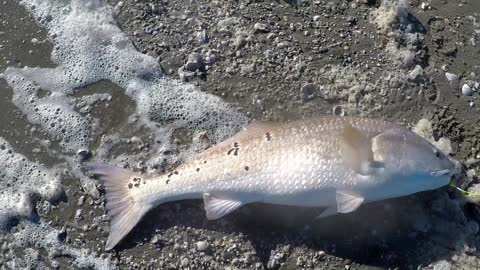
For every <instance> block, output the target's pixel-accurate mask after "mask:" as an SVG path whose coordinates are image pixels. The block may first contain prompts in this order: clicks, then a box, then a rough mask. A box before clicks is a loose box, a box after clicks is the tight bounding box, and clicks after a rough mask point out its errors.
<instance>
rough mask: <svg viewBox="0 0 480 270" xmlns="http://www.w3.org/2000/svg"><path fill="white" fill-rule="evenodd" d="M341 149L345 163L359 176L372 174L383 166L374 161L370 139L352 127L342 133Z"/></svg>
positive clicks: (346, 128)
mask: <svg viewBox="0 0 480 270" xmlns="http://www.w3.org/2000/svg"><path fill="white" fill-rule="evenodd" d="M340 149H341V156H342V160H343V163H344V164H345V165H346V166H347V167H349V168H351V169H352V170H354V171H355V172H357V173H359V174H362V175H367V174H371V173H372V172H374V171H375V170H376V169H377V168H378V167H379V166H381V164H380V163H378V162H374V160H373V152H372V143H371V141H370V139H369V138H367V137H366V136H365V135H364V134H363V133H362V132H361V131H360V130H358V129H356V128H354V127H352V126H350V125H348V126H346V127H345V128H344V130H343V132H342V136H341V144H340Z"/></svg>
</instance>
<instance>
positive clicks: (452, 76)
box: [445, 72, 458, 82]
mask: <svg viewBox="0 0 480 270" xmlns="http://www.w3.org/2000/svg"><path fill="white" fill-rule="evenodd" d="M445 77H447V80H448V81H449V82H453V81H456V80H458V75H457V74H454V73H450V72H445Z"/></svg>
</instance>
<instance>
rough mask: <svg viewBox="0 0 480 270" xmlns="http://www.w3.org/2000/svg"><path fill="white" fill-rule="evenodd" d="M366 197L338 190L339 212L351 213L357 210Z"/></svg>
mask: <svg viewBox="0 0 480 270" xmlns="http://www.w3.org/2000/svg"><path fill="white" fill-rule="evenodd" d="M364 200H365V199H364V198H363V197H362V196H360V195H358V194H356V193H353V192H350V191H344V190H337V212H339V213H350V212H353V211H355V210H357V208H358V207H360V205H361V204H362V203H363V201H364Z"/></svg>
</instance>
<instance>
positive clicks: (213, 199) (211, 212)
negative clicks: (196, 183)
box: [203, 193, 245, 220]
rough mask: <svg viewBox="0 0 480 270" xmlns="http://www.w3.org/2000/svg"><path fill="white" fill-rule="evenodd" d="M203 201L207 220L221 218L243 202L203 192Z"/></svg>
mask: <svg viewBox="0 0 480 270" xmlns="http://www.w3.org/2000/svg"><path fill="white" fill-rule="evenodd" d="M203 202H204V204H205V211H206V214H207V219H209V220H213V219H218V218H221V217H223V216H225V215H227V214H229V213H231V212H233V211H235V210H236V209H238V208H239V207H240V206H242V205H244V204H245V203H244V202H241V201H238V200H234V199H231V198H227V197H225V196H221V195H213V194H210V193H204V194H203Z"/></svg>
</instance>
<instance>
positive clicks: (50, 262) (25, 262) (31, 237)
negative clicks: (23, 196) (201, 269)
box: [0, 222, 118, 269]
mask: <svg viewBox="0 0 480 270" xmlns="http://www.w3.org/2000/svg"><path fill="white" fill-rule="evenodd" d="M61 234H62V232H61V231H60V230H57V229H53V228H51V227H50V226H48V225H47V224H45V223H40V224H39V225H35V224H33V223H29V222H21V224H19V225H18V228H17V231H16V232H15V233H13V234H9V235H5V236H3V238H4V239H2V240H3V241H4V243H6V244H4V246H2V249H3V251H2V252H3V253H4V254H3V256H0V265H4V266H7V267H8V268H9V269H48V268H52V267H53V268H58V266H60V263H59V262H58V261H57V260H56V259H57V258H60V257H63V259H65V258H68V260H69V261H70V262H71V265H72V266H75V267H76V268H79V269H91V268H93V269H117V268H118V267H116V266H115V264H114V262H113V261H112V260H111V259H110V258H109V257H105V258H99V257H95V256H93V255H92V254H90V253H89V252H88V251H87V250H85V249H77V248H71V247H68V246H67V245H65V244H64V243H63V242H62V241H61V240H60V239H61V238H62V237H60V235H61ZM0 236H1V235H0ZM38 248H41V249H42V250H43V251H44V252H46V256H45V255H43V256H42V257H45V258H44V260H39V257H40V256H41V255H40V254H39V251H38ZM18 252H22V253H23V254H22V255H21V256H18V255H19V254H18ZM2 260H3V261H2ZM45 262H47V263H45Z"/></svg>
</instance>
